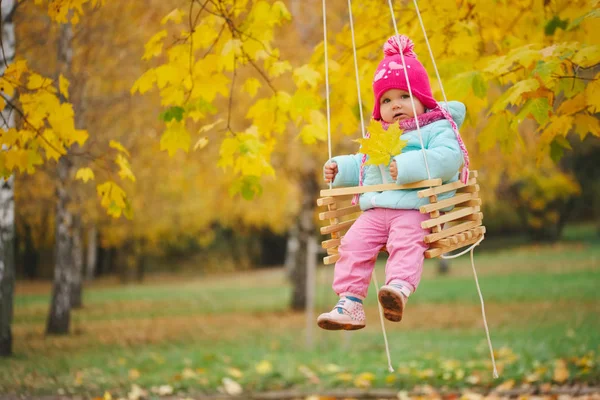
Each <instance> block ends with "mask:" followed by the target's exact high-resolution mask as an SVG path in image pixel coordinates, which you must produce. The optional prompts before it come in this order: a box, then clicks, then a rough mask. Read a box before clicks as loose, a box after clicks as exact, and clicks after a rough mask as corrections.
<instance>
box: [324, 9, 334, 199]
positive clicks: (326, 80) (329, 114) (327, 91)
mask: <svg viewBox="0 0 600 400" xmlns="http://www.w3.org/2000/svg"><path fill="white" fill-rule="evenodd" d="M326 3H327V0H323V53H324V57H325V98H326V99H327V149H328V151H329V153H328V154H329V158H328V160H331V109H330V106H329V55H328V53H327V4H326ZM332 185H333V182H329V189H331V188H332Z"/></svg>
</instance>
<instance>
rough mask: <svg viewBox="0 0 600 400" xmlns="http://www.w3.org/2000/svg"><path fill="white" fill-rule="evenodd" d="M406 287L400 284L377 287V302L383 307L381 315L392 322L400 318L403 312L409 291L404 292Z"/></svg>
mask: <svg viewBox="0 0 600 400" xmlns="http://www.w3.org/2000/svg"><path fill="white" fill-rule="evenodd" d="M407 290H408V289H407V288H406V287H404V286H401V285H394V284H391V285H385V286H382V287H381V289H379V295H378V298H379V303H380V304H381V306H382V307H383V316H384V317H385V318H386V319H388V320H390V321H394V322H399V321H401V320H402V313H403V312H404V306H405V305H406V302H407V301H408V296H409V295H410V291H408V293H407V294H406V293H405V292H406V291H407Z"/></svg>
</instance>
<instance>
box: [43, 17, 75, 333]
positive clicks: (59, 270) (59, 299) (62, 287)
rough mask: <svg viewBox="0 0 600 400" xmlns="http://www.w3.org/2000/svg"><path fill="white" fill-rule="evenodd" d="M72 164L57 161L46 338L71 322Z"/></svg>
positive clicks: (63, 54)
mask: <svg viewBox="0 0 600 400" xmlns="http://www.w3.org/2000/svg"><path fill="white" fill-rule="evenodd" d="M72 38H73V29H72V27H71V25H70V24H63V25H61V28H60V38H59V43H58V62H59V65H60V70H61V72H65V71H66V70H67V69H68V68H69V66H70V64H71V59H72V56H73V51H72V49H71V40H72ZM71 166H72V165H71V161H70V160H69V159H68V155H67V156H63V157H61V158H60V159H59V160H58V166H57V175H58V179H57V182H56V198H57V202H56V234H55V240H56V245H55V266H54V287H53V289H52V303H51V305H50V313H49V314H48V323H47V325H46V333H47V334H57V335H61V334H67V333H68V332H69V325H70V321H71V291H72V285H73V282H74V272H75V271H74V266H73V224H74V217H73V214H72V212H71V211H70V209H69V203H70V201H71V198H70V194H69V185H68V184H69V179H70V175H71Z"/></svg>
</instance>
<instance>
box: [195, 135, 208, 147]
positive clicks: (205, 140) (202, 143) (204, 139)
mask: <svg viewBox="0 0 600 400" xmlns="http://www.w3.org/2000/svg"><path fill="white" fill-rule="evenodd" d="M207 144H208V138H207V137H206V136H203V137H201V138H200V139H198V141H197V142H196V144H195V145H194V151H195V150H201V149H203V148H205V147H206V145H207Z"/></svg>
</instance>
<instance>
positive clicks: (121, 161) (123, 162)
mask: <svg viewBox="0 0 600 400" xmlns="http://www.w3.org/2000/svg"><path fill="white" fill-rule="evenodd" d="M115 163H116V164H117V165H118V166H119V176H120V177H121V179H129V180H131V181H132V182H135V175H134V174H133V172H132V171H131V165H129V161H127V159H126V158H125V157H123V155H122V154H117V158H116V159H115Z"/></svg>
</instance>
